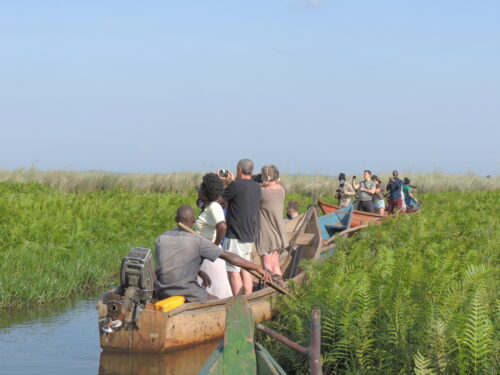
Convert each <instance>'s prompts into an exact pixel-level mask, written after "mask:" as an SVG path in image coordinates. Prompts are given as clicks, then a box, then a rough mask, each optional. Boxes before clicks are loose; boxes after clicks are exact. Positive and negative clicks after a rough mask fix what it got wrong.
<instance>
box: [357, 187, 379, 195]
mask: <svg viewBox="0 0 500 375" xmlns="http://www.w3.org/2000/svg"><path fill="white" fill-rule="evenodd" d="M375 190H377V189H375V188H373V189H364V188H362V190H361V189H360V191H364V192H366V193H368V194H372V195H373V194H375Z"/></svg>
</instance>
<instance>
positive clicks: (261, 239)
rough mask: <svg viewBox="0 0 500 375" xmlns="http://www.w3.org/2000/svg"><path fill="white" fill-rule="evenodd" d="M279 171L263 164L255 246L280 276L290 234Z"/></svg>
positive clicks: (264, 261)
mask: <svg viewBox="0 0 500 375" xmlns="http://www.w3.org/2000/svg"><path fill="white" fill-rule="evenodd" d="M279 176H280V175H279V171H278V168H276V166H274V165H266V166H264V167H262V190H261V191H262V197H261V200H260V208H259V214H258V215H257V221H256V224H255V226H256V233H255V248H256V249H257V253H258V254H259V255H260V257H261V260H262V264H263V266H264V267H265V268H267V269H268V270H270V271H271V272H272V273H273V276H274V277H278V278H282V277H281V268H280V262H279V260H280V254H281V253H282V252H283V250H285V248H286V247H288V235H287V232H286V229H285V223H284V221H283V209H284V206H285V189H284V188H283V186H281V185H280V184H279V182H278V181H279Z"/></svg>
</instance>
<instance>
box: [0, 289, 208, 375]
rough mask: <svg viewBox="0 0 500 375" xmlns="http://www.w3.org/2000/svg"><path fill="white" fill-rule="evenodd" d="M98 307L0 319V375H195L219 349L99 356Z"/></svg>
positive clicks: (83, 304) (74, 305)
mask: <svg viewBox="0 0 500 375" xmlns="http://www.w3.org/2000/svg"><path fill="white" fill-rule="evenodd" d="M96 302H97V298H89V299H84V300H80V301H74V302H70V303H67V302H66V303H65V305H64V307H61V306H59V307H55V308H54V307H53V308H43V309H40V308H38V309H36V308H31V309H30V308H27V309H24V310H22V311H15V312H2V313H0V374H6V375H7V374H19V375H31V374H33V375H35V374H36V375H40V374H70V375H84V374H85V375H87V374H93V375H108V374H109V375H110V374H117V375H124V374H127V375H135V374H137V375H149V374H151V375H153V374H154V375H166V374H169V375H174V374H197V373H198V371H199V370H200V369H201V368H202V367H203V364H204V363H205V362H206V360H207V359H208V358H209V357H210V355H211V353H212V351H213V350H214V349H215V347H216V346H217V343H216V342H215V343H210V344H205V345H201V346H198V347H195V348H192V349H188V350H185V351H179V352H175V353H171V354H167V355H141V354H134V355H131V354H115V353H104V352H103V353H101V348H100V347H99V332H98V328H97V326H98V324H97V311H96V309H95V305H96Z"/></svg>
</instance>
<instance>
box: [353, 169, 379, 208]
mask: <svg viewBox="0 0 500 375" xmlns="http://www.w3.org/2000/svg"><path fill="white" fill-rule="evenodd" d="M352 186H353V187H354V189H356V190H357V191H358V192H359V194H358V210H359V211H364V212H374V209H373V201H372V196H373V194H375V189H376V186H375V183H374V182H373V181H372V172H371V171H369V170H365V171H364V172H363V181H361V182H360V183H359V184H356V176H353V177H352Z"/></svg>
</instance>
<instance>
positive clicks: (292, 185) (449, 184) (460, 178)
mask: <svg viewBox="0 0 500 375" xmlns="http://www.w3.org/2000/svg"><path fill="white" fill-rule="evenodd" d="M359 173H361V172H359ZM359 173H358V174H359ZM374 173H378V172H377V171H374ZM201 176H202V174H201V173H192V172H182V173H172V174H117V173H108V172H73V171H38V170H36V169H33V168H32V169H18V170H14V171H6V170H0V182H2V181H5V182H24V183H33V182H34V183H39V184H42V185H46V186H50V187H52V188H54V189H56V190H58V191H60V192H62V193H91V192H97V191H112V190H116V189H121V190H123V191H125V192H128V193H135V192H140V193H178V194H186V192H188V191H191V190H193V189H195V188H196V187H197V186H198V185H199V183H200V181H201ZM401 176H405V177H409V178H411V180H412V184H413V185H416V186H417V187H418V190H419V192H420V193H436V192H442V191H459V192H468V191H483V190H498V189H500V176H493V177H490V178H487V177H482V176H477V175H475V174H466V175H446V174H442V173H440V172H434V173H424V174H422V173H420V174H416V173H403V172H402V173H401ZM379 177H381V179H382V181H384V183H385V182H386V181H387V179H388V176H387V175H384V174H383V173H381V174H379ZM358 178H360V176H358ZM282 181H283V183H284V185H285V187H286V189H287V192H288V193H295V194H301V195H308V196H313V195H318V196H320V195H334V191H335V189H336V188H337V185H338V181H337V179H336V177H328V176H295V175H294V176H288V175H284V176H282Z"/></svg>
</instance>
